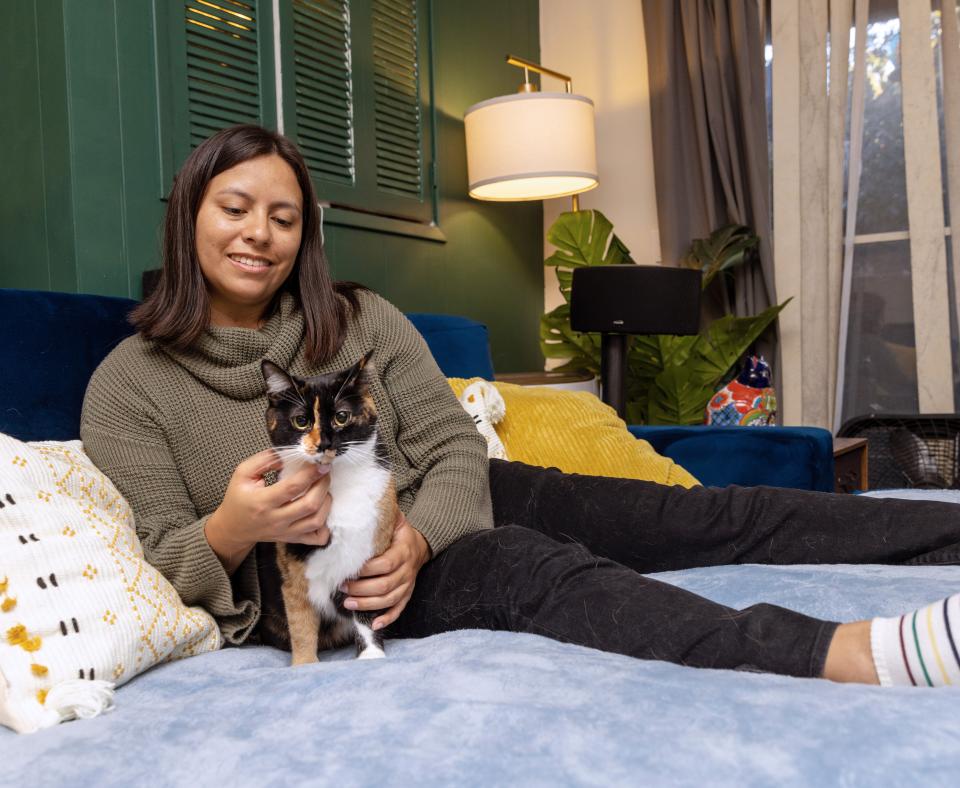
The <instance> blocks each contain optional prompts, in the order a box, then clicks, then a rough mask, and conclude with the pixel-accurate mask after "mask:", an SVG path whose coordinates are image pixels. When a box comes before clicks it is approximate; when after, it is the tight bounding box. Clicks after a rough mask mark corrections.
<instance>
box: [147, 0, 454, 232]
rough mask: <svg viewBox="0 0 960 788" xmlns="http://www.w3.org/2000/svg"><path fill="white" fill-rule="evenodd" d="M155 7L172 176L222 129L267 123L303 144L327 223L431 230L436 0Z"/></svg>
mask: <svg viewBox="0 0 960 788" xmlns="http://www.w3.org/2000/svg"><path fill="white" fill-rule="evenodd" d="M158 3H160V4H161V6H160V7H161V10H162V11H163V14H158V20H157V21H158V33H163V35H164V36H165V40H160V38H159V36H158V49H159V50H160V51H161V52H166V53H167V56H168V59H167V62H166V63H165V64H164V63H163V61H162V60H161V69H160V71H161V85H160V87H161V102H162V106H165V107H166V108H167V110H168V111H167V112H165V113H163V114H164V115H166V119H167V126H168V128H167V129H163V130H161V139H164V140H165V141H166V145H165V150H164V156H163V159H164V176H165V177H164V182H165V183H167V184H169V183H170V182H171V180H172V175H173V172H174V171H175V169H176V167H177V166H179V164H180V163H181V162H182V161H183V160H184V159H185V158H186V156H187V155H188V154H189V151H190V150H191V149H192V148H193V147H195V146H196V145H197V144H199V142H200V141H201V140H203V139H205V138H206V137H208V136H209V135H210V134H212V133H213V132H214V131H216V130H217V129H220V128H224V127H225V126H229V125H231V124H234V123H244V122H250V123H261V124H263V125H266V126H270V127H273V128H279V129H281V130H282V131H283V132H284V133H285V134H287V135H288V136H290V137H291V138H292V139H294V140H296V142H297V144H298V145H299V146H300V148H301V150H302V151H303V154H304V158H305V159H306V161H307V165H308V166H309V168H310V172H311V174H312V176H313V180H314V186H315V188H316V190H317V194H318V197H319V199H320V200H321V202H323V203H325V204H326V205H329V206H331V207H332V208H333V209H334V210H333V211H330V212H329V213H328V217H327V218H328V220H330V221H333V222H334V223H345V224H358V225H360V226H366V227H374V228H377V229H386V230H391V231H395V232H404V233H410V234H414V235H421V236H426V237H434V238H436V237H437V233H438V231H437V230H436V228H435V227H434V226H432V225H433V223H434V222H435V219H436V216H435V199H434V179H433V178H432V177H431V176H432V171H433V168H432V162H433V152H432V136H433V129H432V113H431V98H430V4H429V0H158ZM160 16H165V18H164V19H160V18H159V17H160ZM440 237H441V238H442V236H440Z"/></svg>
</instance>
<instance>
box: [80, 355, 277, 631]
mask: <svg viewBox="0 0 960 788" xmlns="http://www.w3.org/2000/svg"><path fill="white" fill-rule="evenodd" d="M127 377H128V376H127V375H126V374H125V370H124V368H123V364H122V363H121V362H120V361H119V360H118V358H117V356H116V354H114V356H111V357H108V358H107V359H106V360H105V361H104V362H103V364H102V365H101V366H100V367H99V368H98V369H97V371H96V372H95V373H94V375H93V377H92V378H91V381H90V384H89V386H88V388H87V392H86V395H85V397H84V402H83V412H82V416H81V423H80V436H81V438H82V440H83V446H84V450H85V451H86V453H87V455H88V456H89V457H90V459H91V460H92V461H93V462H94V464H95V465H96V466H97V467H98V468H100V470H102V471H103V472H104V473H105V474H106V475H107V476H108V477H109V478H110V479H111V480H112V481H113V483H114V484H115V485H116V486H117V489H118V490H119V491H120V493H121V494H122V495H123V496H124V498H125V499H126V500H127V502H128V503H129V504H130V507H131V508H132V510H133V514H134V520H135V524H136V529H137V535H138V536H139V537H140V541H141V543H142V545H143V550H144V556H145V558H146V560H147V562H148V563H150V564H152V565H153V566H155V567H156V568H157V569H159V570H160V572H161V573H163V575H164V577H166V578H167V580H169V581H170V583H171V584H172V585H173V587H174V588H175V589H176V590H177V593H179V594H180V597H181V598H182V599H183V601H184V602H185V603H186V604H188V605H200V606H201V607H203V608H205V609H206V610H207V611H208V612H209V613H210V614H211V615H212V616H213V617H214V618H215V619H216V621H217V624H218V625H219V627H220V630H221V632H222V633H223V636H224V640H225V641H226V642H228V643H233V644H236V643H240V642H242V641H243V640H245V639H246V637H247V636H248V635H249V634H250V631H251V629H252V627H253V625H254V624H255V623H256V620H257V615H258V613H259V602H260V599H259V586H258V584H257V570H256V562H255V560H254V559H253V556H252V553H251V555H250V556H247V558H246V560H245V561H244V562H243V564H241V566H240V567H238V569H237V570H236V572H234V574H233V577H232V578H231V577H230V575H228V574H227V571H226V569H224V566H223V564H222V563H221V562H220V559H219V558H218V557H217V555H216V553H214V551H213V549H212V548H211V547H210V545H209V543H208V542H207V538H206V535H205V533H204V526H205V524H206V520H207V517H199V516H198V513H197V510H196V508H195V507H194V505H193V503H192V501H191V500H190V496H189V494H188V492H187V488H186V485H185V484H184V481H183V479H182V477H181V475H180V472H179V470H178V469H177V466H176V462H175V461H174V457H173V452H172V451H171V449H170V446H169V443H168V441H167V440H166V438H165V435H164V432H163V430H162V428H161V427H160V425H159V420H158V419H157V418H156V416H155V414H152V405H151V403H150V401H149V399H148V397H146V396H145V395H144V394H143V392H138V390H137V387H136V386H135V385H134V384H132V382H131V381H130V380H128V379H127Z"/></svg>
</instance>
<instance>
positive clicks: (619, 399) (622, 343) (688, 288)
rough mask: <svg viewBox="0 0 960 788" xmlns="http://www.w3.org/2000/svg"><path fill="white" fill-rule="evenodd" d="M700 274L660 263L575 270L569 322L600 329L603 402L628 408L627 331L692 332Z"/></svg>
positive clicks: (696, 324)
mask: <svg viewBox="0 0 960 788" xmlns="http://www.w3.org/2000/svg"><path fill="white" fill-rule="evenodd" d="M701 276H702V275H701V273H700V272H699V271H694V270H692V269H690V268H667V267H665V266H660V265H631V264H625V265H594V266H589V267H586V268H574V269H573V283H572V285H571V290H570V327H571V328H572V329H573V330H574V331H599V332H601V337H600V354H601V356H600V382H601V385H602V387H603V401H604V402H606V403H607V404H608V405H610V406H611V407H612V408H614V409H615V410H616V411H617V414H618V415H619V416H620V418H624V415H625V412H626V404H627V403H626V382H627V379H626V372H627V368H626V356H627V334H696V333H697V331H698V330H699V328H700V279H701Z"/></svg>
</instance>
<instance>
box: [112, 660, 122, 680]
mask: <svg viewBox="0 0 960 788" xmlns="http://www.w3.org/2000/svg"><path fill="white" fill-rule="evenodd" d="M122 675H123V663H122V662H118V663H117V664H116V666H115V667H114V669H113V677H114V678H115V679H118V678H120V677H121V676H122Z"/></svg>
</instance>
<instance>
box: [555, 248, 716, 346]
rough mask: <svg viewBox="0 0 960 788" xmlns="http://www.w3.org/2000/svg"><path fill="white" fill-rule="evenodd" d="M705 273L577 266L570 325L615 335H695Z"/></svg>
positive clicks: (643, 267)
mask: <svg viewBox="0 0 960 788" xmlns="http://www.w3.org/2000/svg"><path fill="white" fill-rule="evenodd" d="M700 279H701V273H700V272H699V271H694V270H692V269H689V268H668V267H666V266H661V265H629V264H627V265H595V266H588V267H584V268H574V269H573V286H572V287H573V289H572V291H571V294H570V327H571V328H572V329H573V330H574V331H601V332H605V333H616V334H696V333H697V331H698V330H699V325H700Z"/></svg>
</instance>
